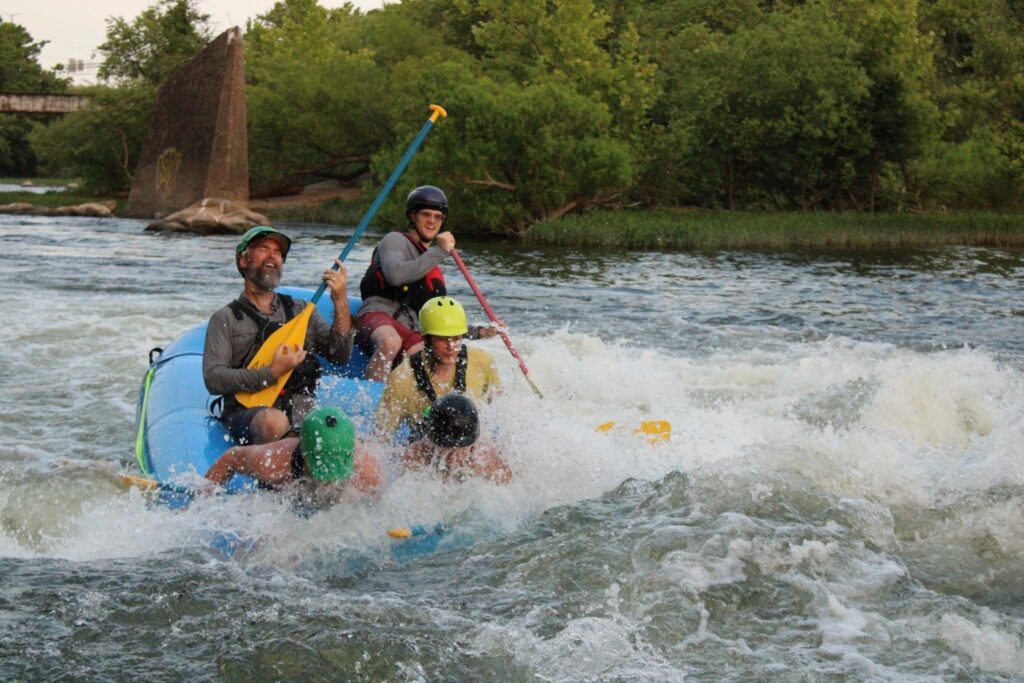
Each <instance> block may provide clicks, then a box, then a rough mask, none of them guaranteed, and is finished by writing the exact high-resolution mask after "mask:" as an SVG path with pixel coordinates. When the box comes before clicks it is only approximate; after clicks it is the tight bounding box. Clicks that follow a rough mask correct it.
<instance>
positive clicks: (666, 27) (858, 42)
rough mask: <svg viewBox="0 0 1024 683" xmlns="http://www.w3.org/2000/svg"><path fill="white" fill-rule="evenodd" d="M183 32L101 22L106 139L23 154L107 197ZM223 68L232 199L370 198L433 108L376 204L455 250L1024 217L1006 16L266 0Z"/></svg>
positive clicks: (1017, 90)
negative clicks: (231, 82) (934, 215)
mask: <svg viewBox="0 0 1024 683" xmlns="http://www.w3.org/2000/svg"><path fill="white" fill-rule="evenodd" d="M204 22H205V17H202V16H201V15H200V14H199V13H198V12H197V11H196V10H195V4H194V0H161V2H159V3H157V5H155V6H154V7H153V8H150V9H149V10H146V12H144V13H143V14H142V15H140V17H139V18H137V19H136V20H135V22H134V23H132V24H128V23H126V22H124V21H123V20H116V21H114V22H112V23H111V25H110V27H109V31H108V41H107V43H105V44H104V49H105V54H106V57H107V61H106V62H105V64H104V72H103V73H104V74H105V75H107V76H109V77H111V79H113V81H114V84H113V87H112V91H114V92H116V93H117V94H116V95H114V94H109V96H110V97H112V98H116V97H119V96H124V97H126V98H128V101H129V102H130V103H132V104H131V106H129V107H125V108H123V110H122V112H121V113H122V114H123V117H122V118H121V120H120V123H118V122H117V121H115V120H114V118H116V117H113V116H110V115H108V118H110V120H109V121H102V122H101V121H98V120H94V121H91V122H90V121H88V120H87V119H86V117H87V116H93V117H96V116H97V114H96V113H95V112H93V113H91V114H86V113H84V112H83V113H81V114H75V115H72V116H68V117H67V119H66V120H65V121H64V122H63V123H62V124H61V125H62V126H64V127H66V128H67V131H66V132H65V134H64V135H63V136H60V135H50V136H49V137H47V136H43V135H40V136H39V138H38V142H39V144H40V146H41V147H46V148H47V149H48V150H49V153H48V158H51V159H64V160H65V162H66V163H71V165H72V166H75V167H78V168H84V167H85V165H86V164H88V163H90V162H89V160H88V157H89V155H90V154H100V153H101V151H102V150H101V148H102V149H103V150H107V151H102V153H103V154H107V155H108V156H109V155H110V151H109V149H111V148H115V147H117V144H116V143H117V140H118V137H120V138H121V141H122V143H123V144H122V146H121V149H122V151H123V150H127V153H126V154H125V155H124V156H125V163H123V164H120V168H121V169H122V175H121V176H120V180H119V182H120V183H122V184H124V183H126V182H127V178H126V176H125V175H124V171H123V169H127V168H130V163H129V162H130V159H131V158H132V156H133V154H137V152H133V145H137V144H138V141H139V139H140V138H139V135H140V134H139V133H137V131H139V130H141V128H142V127H143V126H142V124H138V125H137V126H135V125H133V124H130V122H129V120H128V119H133V118H134V117H140V116H141V109H142V108H144V105H145V102H144V98H141V97H139V96H138V92H135V93H134V94H132V91H131V88H136V89H137V88H138V87H139V86H138V82H139V81H143V80H144V81H146V82H149V83H156V82H158V81H159V79H160V78H162V76H163V74H166V73H167V71H168V70H169V69H170V68H173V65H174V64H175V63H176V60H179V59H180V58H181V57H182V56H183V55H186V54H188V53H190V51H192V52H194V51H196V50H198V49H199V47H200V46H201V43H202V41H201V40H200V38H201V39H202V40H205V39H206V38H208V35H207V33H206V31H205V23H204ZM129 27H132V29H133V30H127V29H128V28H129ZM142 35H145V36H146V38H145V39H144V40H142V39H140V38H139V36H142ZM246 69H247V79H248V90H247V107H248V125H249V150H250V168H251V172H252V190H253V192H254V194H261V193H270V192H275V191H277V192H279V191H282V190H283V189H285V188H291V187H297V186H299V185H301V184H305V183H308V182H315V181H316V180H321V179H325V178H334V179H339V180H342V181H345V182H364V183H367V186H368V187H367V191H368V192H372V191H373V190H374V187H373V186H374V184H379V183H380V182H382V181H383V179H384V178H386V177H387V174H388V173H389V172H390V170H391V168H392V167H393V166H394V164H395V163H396V162H397V161H398V159H399V158H400V156H401V154H402V153H403V152H404V150H405V147H406V146H407V145H408V143H409V141H410V140H411V139H412V137H413V135H414V134H415V132H416V131H417V130H418V128H419V126H420V125H421V124H422V122H423V120H424V119H425V117H426V116H427V115H428V110H427V104H429V103H432V102H436V103H439V104H442V105H443V106H445V107H446V108H447V109H448V111H449V114H450V117H449V118H448V119H447V120H445V121H442V122H440V123H439V124H438V125H437V126H436V127H435V129H434V132H432V133H431V137H430V139H429V140H428V142H427V144H425V145H424V146H423V148H422V149H421V151H420V152H419V153H418V154H417V156H416V157H415V158H414V160H413V162H412V164H411V165H410V167H409V169H408V170H407V171H406V174H405V176H404V177H403V180H402V183H401V185H400V187H399V188H398V189H397V190H396V193H397V194H401V193H402V192H403V191H404V190H407V189H408V188H409V187H411V186H413V185H415V184H421V183H425V182H430V183H433V184H437V185H440V186H442V187H444V188H445V189H446V190H448V191H449V193H450V195H451V200H452V207H453V208H452V223H453V225H455V226H456V227H458V228H459V229H461V230H475V231H481V232H489V233H495V234H522V233H523V231H524V230H525V229H526V228H527V227H528V226H530V225H531V224H534V223H536V222H537V221H539V220H542V219H546V218H552V217H558V216H562V215H566V214H569V213H574V212H580V211H586V210H588V209H590V208H593V207H599V206H620V207H621V206H628V205H631V204H637V203H641V204H645V205H650V206H702V207H707V208H726V209H771V210H776V209H783V210H822V209H824V210H855V211H865V212H869V211H907V210H920V209H942V208H947V207H948V208H955V209H972V208H973V209H990V210H991V209H994V210H1019V209H1021V208H1022V206H1024V194H1022V193H1024V3H1021V2H1018V1H1016V0H973V1H972V2H962V0H845V1H842V2H840V1H839V0H774V1H772V2H766V1H764V0H520V1H518V2H512V3H510V2H505V1H504V0H403V1H402V2H398V3H391V4H387V5H385V6H384V7H383V8H382V9H380V10H375V11H371V12H368V13H366V14H363V13H361V12H359V11H358V10H355V9H353V8H352V7H351V6H349V5H346V6H343V7H342V8H339V9H327V8H324V7H321V6H319V5H318V4H317V3H316V1H315V0H282V1H280V2H278V3H277V4H276V5H274V7H273V8H272V9H271V10H269V11H268V12H267V13H265V14H264V15H262V16H261V17H259V18H258V19H256V20H254V21H251V22H250V23H249V25H248V26H247V29H246ZM111 101H114V100H111ZM135 106H137V107H139V109H133V108H132V107H135ZM75 119H78V120H79V121H81V122H82V123H75V121H74V120H75ZM101 125H103V126H107V127H108V128H109V129H111V130H113V129H116V128H117V127H118V126H120V129H119V130H120V131H121V135H120V136H113V134H105V133H101V132H99V131H98V130H94V127H98V126H101ZM75 126H78V128H77V130H79V131H86V130H89V131H93V137H95V138H96V141H95V142H94V143H89V144H86V143H82V142H81V141H78V142H77V143H76V139H77V136H76V135H71V134H70V132H69V131H71V130H74V127H75ZM74 144H78V145H79V149H78V151H77V152H75V153H72V151H73V150H71V149H69V147H71V146H72V145H74ZM89 145H92V147H93V151H92V152H90V151H89V150H88V149H86V148H87V147H88V146H89ZM115 156H116V155H115ZM68 160H71V161H68ZM91 163H95V161H93V162H91ZM106 166H107V167H109V168H111V169H113V170H116V167H117V165H116V164H113V163H109V164H106ZM399 205H400V202H389V204H388V206H389V207H390V208H389V211H390V214H388V215H386V216H385V217H390V218H391V219H392V220H395V221H397V220H400V210H398V208H397V207H398V206H399Z"/></svg>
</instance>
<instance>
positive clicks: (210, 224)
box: [146, 197, 270, 235]
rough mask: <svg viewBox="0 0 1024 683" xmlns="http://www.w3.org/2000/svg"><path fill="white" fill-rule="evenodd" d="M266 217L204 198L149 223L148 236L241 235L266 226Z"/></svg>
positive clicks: (225, 201) (238, 205) (224, 201)
mask: <svg viewBox="0 0 1024 683" xmlns="http://www.w3.org/2000/svg"><path fill="white" fill-rule="evenodd" d="M269 224H270V223H269V221H268V219H267V217H266V216H264V215H263V214H261V213H256V212H255V211H252V210H250V209H249V207H248V206H246V205H245V204H244V203H242V202H235V201H231V200H230V199H218V198H213V197H207V198H206V199H200V200H199V201H198V202H196V203H195V204H192V205H191V206H188V207H186V208H184V209H182V210H181V211H176V212H175V213H172V214H170V215H167V216H164V217H163V218H161V219H159V220H156V221H153V222H152V223H150V224H149V225H147V226H146V230H147V231H149V232H167V231H170V232H191V233H196V234H200V235H241V234H242V233H244V232H245V231H246V230H248V229H249V228H251V227H253V226H255V225H269Z"/></svg>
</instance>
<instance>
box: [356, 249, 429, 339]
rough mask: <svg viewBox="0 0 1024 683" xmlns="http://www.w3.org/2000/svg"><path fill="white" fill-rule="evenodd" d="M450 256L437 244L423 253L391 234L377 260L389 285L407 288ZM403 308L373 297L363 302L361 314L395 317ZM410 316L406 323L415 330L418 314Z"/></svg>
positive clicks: (411, 313) (394, 303)
mask: <svg viewBox="0 0 1024 683" xmlns="http://www.w3.org/2000/svg"><path fill="white" fill-rule="evenodd" d="M446 256H448V252H446V251H445V250H444V249H442V248H441V247H438V246H436V245H435V246H432V247H430V248H429V249H427V250H426V251H424V252H422V253H421V252H420V250H419V249H417V248H416V245H414V244H413V243H412V242H410V241H409V238H408V237H406V236H405V235H404V234H402V233H400V232H389V233H388V234H387V235H384V237H383V239H381V241H380V242H378V243H377V258H378V259H379V260H380V268H381V271H382V272H383V273H384V279H385V280H386V281H387V283H388V284H389V285H393V286H398V285H406V284H409V283H410V282H416V281H417V280H419V279H421V278H423V277H425V276H426V274H427V273H429V272H430V271H431V270H433V269H434V267H435V266H438V265H440V264H441V262H442V261H444V259H445V257H446ZM401 307H402V305H401V304H400V303H399V302H397V301H395V300H394V299H387V298H385V297H382V296H371V297H369V298H366V299H363V304H362V305H361V306H360V307H359V315H362V314H363V313H372V312H374V311H378V312H381V313H387V314H388V315H390V316H392V317H395V316H396V315H397V314H399V309H400V308H401ZM408 313H409V316H407V317H409V321H403V322H410V321H411V324H412V326H413V327H415V325H416V317H415V316H416V312H415V311H408Z"/></svg>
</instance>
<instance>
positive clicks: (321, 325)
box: [203, 225, 354, 444]
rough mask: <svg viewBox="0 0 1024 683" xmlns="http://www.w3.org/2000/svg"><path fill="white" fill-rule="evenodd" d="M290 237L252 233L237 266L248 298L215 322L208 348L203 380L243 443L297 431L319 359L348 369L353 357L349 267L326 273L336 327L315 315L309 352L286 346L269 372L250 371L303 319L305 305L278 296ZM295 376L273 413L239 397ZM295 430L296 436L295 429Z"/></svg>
mask: <svg viewBox="0 0 1024 683" xmlns="http://www.w3.org/2000/svg"><path fill="white" fill-rule="evenodd" d="M291 245H292V241H291V238H290V237H288V236H287V235H285V234H284V233H283V232H280V231H279V230H276V229H274V228H272V227H270V226H267V225H258V226H256V227H255V228H252V229H251V230H249V231H248V232H246V233H245V234H244V235H242V239H241V240H240V241H239V243H238V246H236V247H235V266H236V268H237V269H238V272H239V274H241V276H242V277H243V278H245V283H244V286H243V289H242V293H241V295H240V296H239V297H238V298H237V299H235V300H234V301H232V302H231V303H229V304H228V305H227V306H224V307H223V308H221V309H220V310H218V311H217V312H216V313H214V314H213V316H212V317H211V318H210V323H209V325H208V326H207V328H206V343H205V346H204V347H203V380H204V381H205V383H206V388H207V390H208V391H209V392H210V393H211V394H214V395H220V396H221V397H222V405H221V411H220V420H221V422H222V423H223V424H224V426H225V428H226V429H227V431H228V433H229V434H230V435H231V438H232V439H234V441H235V442H236V443H239V444H257V443H267V442H269V441H277V440H278V439H281V438H282V437H284V436H285V435H286V434H288V433H289V432H291V431H297V428H298V425H300V424H301V423H302V418H303V417H304V416H305V414H306V413H307V412H309V410H310V409H311V408H312V407H313V405H314V400H313V395H314V394H315V392H316V384H317V381H318V380H319V378H320V364H319V363H318V362H317V360H316V358H315V357H314V355H313V353H310V352H314V351H315V352H316V353H319V354H321V355H322V356H324V357H325V358H327V359H328V360H329V361H331V362H333V363H338V364H345V363H347V362H348V360H349V358H350V357H351V355H352V343H353V342H352V337H353V334H354V333H353V331H352V316H351V314H350V313H349V307H348V292H347V286H348V278H347V275H346V273H345V268H344V266H342V265H341V262H340V261H337V264H338V270H326V271H324V274H323V280H324V282H325V283H326V285H327V288H328V290H329V291H330V294H331V301H332V302H333V304H334V320H333V321H332V322H331V324H330V325H328V324H327V322H326V321H325V320H324V319H323V316H321V315H320V313H319V312H318V311H316V310H315V309H314V310H313V313H312V315H311V316H310V319H309V327H307V329H306V339H305V343H304V345H303V346H302V347H301V348H299V347H298V345H297V344H296V345H295V347H296V348H288V345H286V344H282V345H281V346H280V347H279V348H278V349H277V351H276V352H275V354H274V358H273V360H272V361H271V363H270V364H269V365H266V366H264V367H262V368H257V369H250V368H249V367H247V366H248V365H249V362H250V361H251V360H252V359H253V357H254V356H255V355H256V353H257V352H258V351H259V350H260V348H261V347H262V346H263V343H264V342H265V341H266V340H267V338H269V337H270V335H272V334H273V333H274V332H275V331H277V330H278V329H280V328H281V326H282V325H284V324H285V323H287V322H288V321H289V320H291V319H292V318H294V317H295V316H297V315H298V314H299V313H301V312H302V310H303V308H304V307H305V305H306V302H304V301H301V300H297V299H293V298H292V297H290V296H286V295H284V294H278V293H277V292H275V291H274V288H275V287H277V286H278V285H279V284H280V283H281V275H282V273H283V272H284V262H285V259H287V258H288V251H289V250H290V249H291ZM289 370H291V371H292V374H291V377H289V379H288V382H287V383H286V384H285V385H284V388H283V390H282V391H281V394H280V395H279V396H278V397H277V400H276V401H275V402H274V404H273V406H269V407H267V406H259V407H253V408H247V407H245V406H244V405H242V404H241V403H239V401H238V400H237V399H236V398H235V394H236V393H238V392H257V391H260V390H262V389H264V388H266V387H267V386H269V385H270V384H272V383H273V382H274V381H276V380H277V378H278V377H280V376H281V375H283V374H284V373H286V372H288V371H289ZM293 422H294V424H295V425H296V427H295V429H294V430H293V427H292V424H293Z"/></svg>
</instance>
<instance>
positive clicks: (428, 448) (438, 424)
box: [403, 393, 512, 484]
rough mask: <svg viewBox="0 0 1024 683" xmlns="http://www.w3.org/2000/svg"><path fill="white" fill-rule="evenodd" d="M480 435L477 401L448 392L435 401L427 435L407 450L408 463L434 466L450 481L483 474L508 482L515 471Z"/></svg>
mask: <svg viewBox="0 0 1024 683" xmlns="http://www.w3.org/2000/svg"><path fill="white" fill-rule="evenodd" d="M479 437H480V417H479V415H478V414H477V411H476V406H474V405H473V402H472V401H471V400H469V399H468V398H466V397H465V396H463V395H462V394H454V393H453V394H446V395H444V396H442V397H441V398H439V399H437V400H436V401H434V402H433V403H432V404H431V406H430V408H429V412H428V413H427V417H426V424H425V429H424V434H423V437H422V438H420V439H419V440H418V441H415V442H413V443H412V444H411V445H410V446H409V447H408V448H407V449H406V451H405V455H404V456H403V460H404V462H405V466H406V467H408V468H410V469H426V468H433V469H435V470H437V471H438V472H440V473H441V476H442V477H444V478H445V479H446V480H455V481H463V480H465V479H466V478H467V477H482V478H484V479H489V480H491V481H493V482H496V483H498V484H507V483H508V482H509V481H510V480H511V479H512V470H511V469H509V466H508V465H507V464H506V463H505V461H504V460H502V458H501V456H500V455H499V454H498V449H497V447H495V445H494V444H492V443H483V442H480V439H479Z"/></svg>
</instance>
